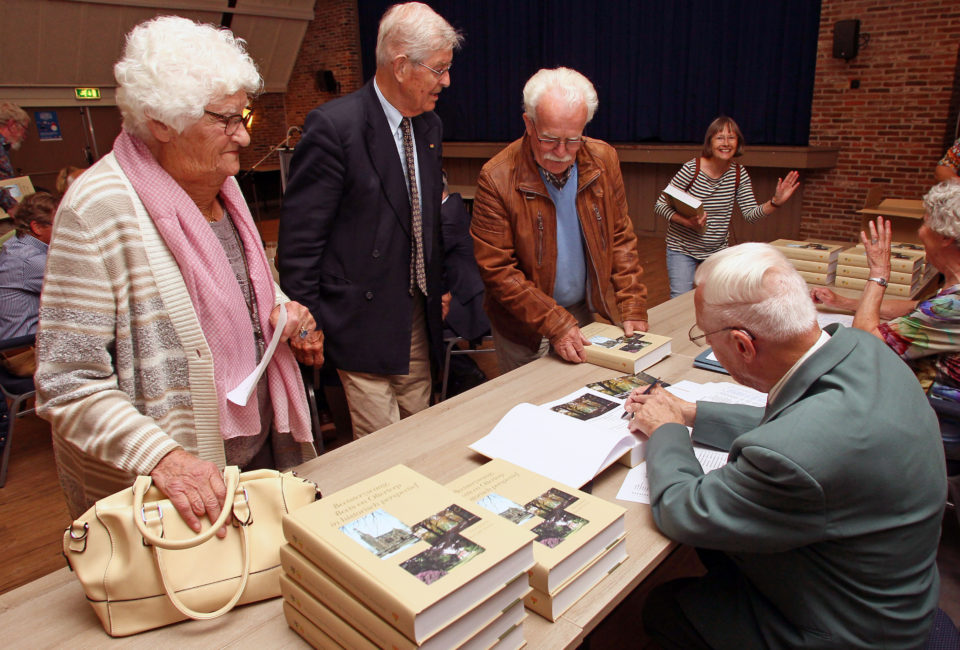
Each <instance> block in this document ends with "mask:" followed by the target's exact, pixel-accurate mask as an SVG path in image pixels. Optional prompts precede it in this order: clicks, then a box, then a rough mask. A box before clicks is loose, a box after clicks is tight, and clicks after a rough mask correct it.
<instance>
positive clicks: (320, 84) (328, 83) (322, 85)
mask: <svg viewBox="0 0 960 650" xmlns="http://www.w3.org/2000/svg"><path fill="white" fill-rule="evenodd" d="M317 90H322V91H324V92H328V93H339V92H340V84H339V83H337V79H336V77H334V76H333V70H317Z"/></svg>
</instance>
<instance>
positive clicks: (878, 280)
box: [867, 278, 887, 288]
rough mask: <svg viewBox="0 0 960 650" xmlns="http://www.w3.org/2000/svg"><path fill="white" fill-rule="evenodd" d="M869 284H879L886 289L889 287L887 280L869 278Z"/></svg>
mask: <svg viewBox="0 0 960 650" xmlns="http://www.w3.org/2000/svg"><path fill="white" fill-rule="evenodd" d="M867 282H876V283H877V284H879V285H880V286H881V287H884V288H886V286H887V280H886V278H867Z"/></svg>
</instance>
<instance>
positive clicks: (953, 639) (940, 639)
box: [923, 608, 960, 650]
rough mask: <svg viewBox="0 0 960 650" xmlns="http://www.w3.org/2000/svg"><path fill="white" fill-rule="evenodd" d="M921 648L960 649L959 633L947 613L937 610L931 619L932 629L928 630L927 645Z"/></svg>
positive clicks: (928, 649)
mask: <svg viewBox="0 0 960 650" xmlns="http://www.w3.org/2000/svg"><path fill="white" fill-rule="evenodd" d="M923 647H924V650H957V648H960V632H958V631H957V626H956V625H954V624H953V621H952V620H950V617H949V616H947V613H946V612H945V611H943V610H942V609H940V608H937V614H936V615H935V616H934V617H933V627H931V628H930V634H929V635H927V643H926V644H925V645H924V646H923Z"/></svg>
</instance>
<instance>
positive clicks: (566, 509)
mask: <svg viewBox="0 0 960 650" xmlns="http://www.w3.org/2000/svg"><path fill="white" fill-rule="evenodd" d="M447 487H449V488H450V489H452V490H453V491H454V492H456V493H457V494H460V495H461V496H463V497H465V498H466V499H468V500H470V501H471V502H473V503H476V504H477V505H479V506H482V507H484V508H486V509H487V510H489V511H491V512H494V513H496V514H498V515H500V516H501V517H503V518H504V520H506V521H509V522H511V523H513V524H514V525H516V526H519V527H521V528H523V529H525V530H529V531H530V532H532V533H533V534H534V535H536V537H535V538H534V543H533V558H534V560H535V561H536V564H534V565H533V567H532V568H531V569H530V570H529V571H527V575H528V576H529V578H530V586H531V587H533V588H534V589H537V590H539V591H541V592H544V593H548V594H552V593H556V592H557V591H558V590H559V589H560V588H561V586H562V585H563V584H565V583H566V582H567V581H568V580H569V579H570V578H572V577H573V576H574V575H575V574H576V573H578V572H579V571H580V570H582V569H583V568H584V567H586V566H587V565H588V564H590V563H592V562H593V561H594V560H595V559H597V557H599V556H600V555H601V554H603V552H604V551H605V550H606V549H607V548H609V547H610V545H611V544H613V543H614V542H616V541H617V540H618V539H620V538H621V537H623V535H624V533H625V531H626V529H625V527H624V516H625V513H626V511H625V510H624V509H623V508H621V507H620V506H618V505H616V504H613V503H610V502H609V501H605V500H603V499H601V498H599V497H595V496H593V495H592V494H587V493H586V492H581V491H580V490H578V489H576V488H574V487H570V486H569V485H566V484H564V483H560V482H558V481H554V480H553V479H550V478H547V477H546V476H543V475H542V474H537V473H536V472H531V471H530V470H527V469H524V468H523V467H520V466H519V465H514V464H513V463H510V462H508V461H505V460H503V459H494V460H491V461H489V462H488V463H485V464H484V465H481V466H480V467H477V468H476V469H474V470H472V471H470V472H468V473H466V474H464V475H463V476H460V477H458V478H455V479H454V480H452V481H450V482H449V483H447Z"/></svg>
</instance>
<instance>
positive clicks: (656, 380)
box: [620, 378, 660, 420]
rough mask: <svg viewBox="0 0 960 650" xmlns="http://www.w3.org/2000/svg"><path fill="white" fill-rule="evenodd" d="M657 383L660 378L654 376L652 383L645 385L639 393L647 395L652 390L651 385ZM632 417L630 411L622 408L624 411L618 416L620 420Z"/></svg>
mask: <svg viewBox="0 0 960 650" xmlns="http://www.w3.org/2000/svg"><path fill="white" fill-rule="evenodd" d="M659 383H660V380H659V379H657V378H655V379H654V380H653V383H652V384H650V385H649V386H647V387H646V388H644V389H643V392H642V393H640V394H641V395H649V394H650V391H652V390H653V387H654V386H656V385H657V384H659ZM632 417H633V413H631V412H630V411H627V410H624V411H623V415H621V416H620V419H621V420H629V419H630V418H632Z"/></svg>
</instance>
